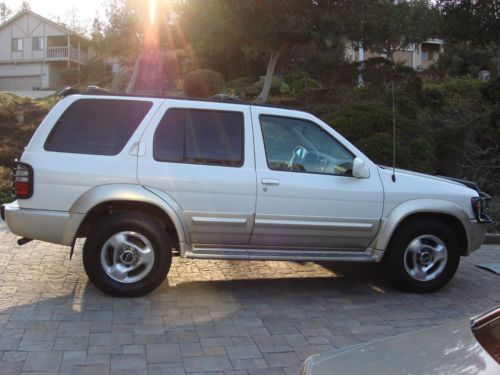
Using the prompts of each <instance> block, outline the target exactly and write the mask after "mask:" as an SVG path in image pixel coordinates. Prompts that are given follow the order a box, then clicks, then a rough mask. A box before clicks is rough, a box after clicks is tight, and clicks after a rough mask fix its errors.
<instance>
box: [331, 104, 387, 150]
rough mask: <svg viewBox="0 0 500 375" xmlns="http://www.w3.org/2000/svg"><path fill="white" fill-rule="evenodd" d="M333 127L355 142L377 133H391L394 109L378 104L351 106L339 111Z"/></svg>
mask: <svg viewBox="0 0 500 375" xmlns="http://www.w3.org/2000/svg"><path fill="white" fill-rule="evenodd" d="M335 117H336V118H335V119H334V120H333V121H332V125H333V127H334V128H335V129H337V130H338V131H339V132H340V133H342V134H344V135H345V136H346V137H347V138H349V139H350V140H351V141H353V142H357V141H358V140H360V139H365V138H366V137H367V136H371V135H373V134H375V133H381V132H387V133H390V130H391V125H392V109H391V108H389V107H387V106H385V105H383V104H382V103H377V102H372V103H370V102H361V103H353V104H349V105H347V106H346V107H344V108H342V109H341V110H339V111H338V112H337V114H336V116H335Z"/></svg>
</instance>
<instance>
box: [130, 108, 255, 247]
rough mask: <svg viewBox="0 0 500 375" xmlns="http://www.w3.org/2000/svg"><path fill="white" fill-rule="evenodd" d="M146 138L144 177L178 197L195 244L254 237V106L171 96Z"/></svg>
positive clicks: (141, 170) (241, 242)
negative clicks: (172, 97) (189, 99)
mask: <svg viewBox="0 0 500 375" xmlns="http://www.w3.org/2000/svg"><path fill="white" fill-rule="evenodd" d="M157 124H158V125H157ZM141 143H143V144H145V145H148V146H147V147H146V152H145V154H144V155H143V156H140V157H139V164H138V165H139V170H138V176H139V182H140V183H141V184H142V185H144V186H146V187H147V188H150V189H152V190H155V189H156V190H157V191H160V192H161V193H162V194H166V195H167V196H168V197H169V199H172V200H173V201H175V203H176V204H177V205H178V207H180V210H181V211H182V216H183V221H184V223H185V225H186V226H187V228H188V230H189V234H190V237H191V243H192V244H212V245H247V244H248V243H249V240H250V235H251V231H252V226H253V218H254V213H255V199H256V198H255V195H256V179H255V162H254V152H253V136H252V126H251V116H250V109H249V107H248V106H246V105H234V104H223V103H210V102H202V101H200V102H197V101H178V100H167V101H166V102H165V105H164V106H163V108H162V109H161V110H160V111H158V113H157V114H156V116H155V118H154V120H153V121H152V123H151V125H150V126H149V127H148V129H147V131H146V132H145V134H144V135H143V138H142V140H141ZM150 145H151V146H150Z"/></svg>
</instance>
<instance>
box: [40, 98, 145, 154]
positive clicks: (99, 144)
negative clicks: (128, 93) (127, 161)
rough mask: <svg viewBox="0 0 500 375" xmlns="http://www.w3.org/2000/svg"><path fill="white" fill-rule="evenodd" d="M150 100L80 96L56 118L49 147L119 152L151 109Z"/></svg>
mask: <svg viewBox="0 0 500 375" xmlns="http://www.w3.org/2000/svg"><path fill="white" fill-rule="evenodd" d="M152 105H153V104H152V103H151V102H148V101H139V100H118V99H79V100H77V101H75V102H74V103H73V104H71V105H70V106H69V107H68V108H67V109H66V111H64V113H63V114H62V116H61V117H60V118H59V120H57V122H56V124H55V125H54V127H53V129H52V131H51V133H50V134H49V136H48V137H47V140H46V142H45V145H44V148H45V150H47V151H56V152H69V153H74V154H94V155H117V154H118V153H120V151H121V150H122V149H123V147H125V145H126V144H127V142H128V140H129V139H130V137H131V136H132V134H133V133H134V132H135V131H136V129H137V127H138V126H139V124H140V123H141V121H142V120H143V119H144V116H146V114H147V113H148V111H149V110H150V109H151V106H152Z"/></svg>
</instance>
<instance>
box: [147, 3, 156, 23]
mask: <svg viewBox="0 0 500 375" xmlns="http://www.w3.org/2000/svg"><path fill="white" fill-rule="evenodd" d="M148 3H149V22H151V23H154V22H155V17H156V0H148Z"/></svg>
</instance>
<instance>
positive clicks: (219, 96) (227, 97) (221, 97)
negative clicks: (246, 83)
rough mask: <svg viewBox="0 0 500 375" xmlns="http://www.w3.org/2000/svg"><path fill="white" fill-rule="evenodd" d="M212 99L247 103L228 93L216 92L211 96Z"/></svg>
mask: <svg viewBox="0 0 500 375" xmlns="http://www.w3.org/2000/svg"><path fill="white" fill-rule="evenodd" d="M210 100H212V101H214V102H223V103H240V104H241V103H245V102H244V101H243V100H241V99H240V98H238V97H237V96H234V95H228V94H215V95H212V96H211V97H210Z"/></svg>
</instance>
